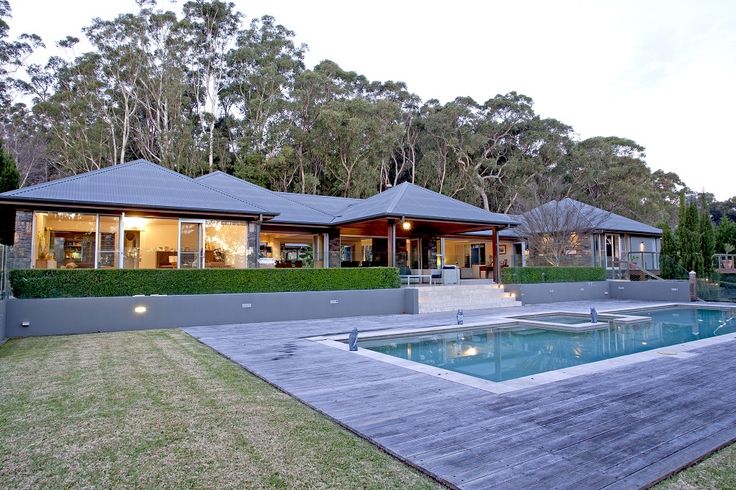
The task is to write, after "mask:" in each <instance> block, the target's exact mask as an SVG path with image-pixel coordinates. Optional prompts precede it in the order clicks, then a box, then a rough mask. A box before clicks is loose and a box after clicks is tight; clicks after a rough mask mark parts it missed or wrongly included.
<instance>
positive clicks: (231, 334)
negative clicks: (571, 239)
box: [185, 301, 736, 488]
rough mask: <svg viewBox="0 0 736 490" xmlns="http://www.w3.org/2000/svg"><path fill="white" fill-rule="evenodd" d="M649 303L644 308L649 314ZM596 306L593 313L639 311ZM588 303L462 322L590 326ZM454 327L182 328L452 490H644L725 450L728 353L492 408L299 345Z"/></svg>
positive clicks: (708, 351)
mask: <svg viewBox="0 0 736 490" xmlns="http://www.w3.org/2000/svg"><path fill="white" fill-rule="evenodd" d="M651 304H652V303H646V305H651ZM643 305H644V304H643V303H636V302H631V301H600V302H596V304H595V306H596V308H597V309H598V310H599V311H610V310H616V309H620V308H628V307H634V306H643ZM590 306H592V305H591V303H590V302H584V303H583V302H572V303H557V304H555V305H547V306H544V305H537V306H531V307H521V308H505V309H503V310H485V311H474V312H471V311H466V314H465V318H466V322H468V323H470V322H475V321H481V320H488V319H492V318H495V317H499V316H506V315H508V314H514V313H521V312H537V311H544V310H545V309H548V310H553V311H560V310H563V311H580V312H587V311H588V308H590ZM453 322H454V315H452V314H437V313H436V314H425V315H413V316H410V315H396V316H382V317H360V318H349V319H335V320H308V321H300V322H283V323H261V324H249V325H221V326H213V327H193V328H186V329H185V331H187V332H188V333H190V334H191V335H193V336H194V337H195V338H197V339H199V340H200V341H202V342H204V343H206V344H207V345H210V346H211V347H212V348H214V349H216V350H217V351H219V352H220V353H222V354H223V355H225V356H226V357H228V358H230V359H232V360H233V361H235V362H237V363H239V364H240V365H242V366H243V367H245V368H246V369H248V370H249V371H251V372H253V373H255V374H257V375H258V376H261V377H263V378H264V379H266V380H268V381H269V382H270V383H272V384H274V385H275V386H277V387H279V388H280V389H282V390H284V391H286V392H288V393H290V394H291V395H292V396H294V397H296V398H298V399H300V400H302V401H303V402H305V403H307V404H309V405H311V406H312V407H314V408H315V409H317V410H319V411H321V412H323V413H325V414H327V415H328V416H330V417H332V418H333V419H335V420H337V421H339V422H340V423H341V424H343V425H345V426H347V427H349V428H350V429H351V430H353V431H355V432H357V433H359V434H361V435H362V436H364V437H366V438H368V439H370V440H371V441H373V442H374V443H376V444H377V445H379V446H381V447H382V448H384V449H385V450H386V451H388V452H390V453H392V454H394V455H395V456H397V457H399V458H401V459H402V460H405V461H408V462H410V463H411V464H413V465H416V466H418V467H421V468H422V469H423V470H424V471H426V472H428V473H430V474H432V475H433V476H435V477H436V478H438V479H439V480H441V481H444V482H445V483H447V484H449V485H451V486H457V487H461V488H491V487H502V488H634V487H642V486H646V485H648V484H650V483H652V482H655V481H657V480H659V479H660V478H662V477H663V476H666V475H668V474H670V473H671V472H672V471H675V470H677V469H679V468H681V467H683V466H684V465H686V464H689V463H690V462H692V461H693V460H695V459H697V458H699V457H700V456H702V455H704V454H707V453H709V452H710V451H713V450H715V449H717V448H719V447H721V446H722V445H724V444H727V443H729V442H731V441H733V440H736V410H734V408H733V407H734V403H735V402H736V376H734V372H736V356H734V351H735V350H736V344H733V343H732V342H725V343H721V344H719V345H713V346H709V347H704V348H701V349H698V350H697V351H695V352H697V353H698V354H699V355H694V356H690V357H687V358H685V359H673V358H668V357H667V356H662V357H661V358H659V359H656V360H651V361H646V362H641V363H637V364H631V365H627V366H623V367H620V368H617V369H613V370H608V371H605V372H602V373H597V374H590V375H584V376H578V377H575V378H570V379H566V380H562V381H557V382H554V383H550V384H546V385H542V386H539V387H535V388H529V389H524V390H520V391H515V392H511V393H506V394H501V395H499V394H494V393H489V392H486V391H481V390H478V389H476V388H473V387H470V386H465V385H461V384H458V383H454V382H451V381H447V380H444V379H440V378H437V377H433V376H430V375H427V374H423V373H418V372H415V371H411V370H408V369H405V368H402V367H399V366H394V365H391V364H388V363H385V362H381V361H378V360H374V359H371V358H368V357H365V356H358V355H355V353H350V352H347V351H342V350H339V349H335V348H332V347H328V346H324V345H320V344H319V343H316V342H312V341H309V340H306V339H305V337H310V336H316V335H326V334H338V333H344V332H348V331H349V330H351V329H352V328H353V327H354V326H357V327H358V328H359V329H360V330H363V331H364V330H373V329H379V328H404V327H415V328H421V327H426V326H432V325H443V324H449V323H453Z"/></svg>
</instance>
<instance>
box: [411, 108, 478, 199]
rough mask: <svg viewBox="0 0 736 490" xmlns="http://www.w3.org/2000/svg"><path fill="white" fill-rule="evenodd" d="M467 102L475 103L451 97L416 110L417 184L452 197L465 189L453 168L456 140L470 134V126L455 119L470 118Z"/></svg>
mask: <svg viewBox="0 0 736 490" xmlns="http://www.w3.org/2000/svg"><path fill="white" fill-rule="evenodd" d="M469 105H475V102H474V101H473V100H472V99H455V100H454V101H452V102H449V103H447V104H444V105H443V104H441V103H440V102H439V101H438V100H436V99H431V100H429V101H427V102H426V103H425V104H424V105H423V106H422V108H421V109H420V121H421V125H422V131H421V133H420V135H419V153H420V154H421V160H420V162H419V165H418V169H417V181H418V183H419V184H420V185H422V186H424V187H427V188H430V189H433V190H436V191H437V192H439V193H441V194H445V195H448V196H452V197H454V196H456V195H457V194H459V193H461V192H463V191H464V190H465V186H464V182H463V181H462V179H461V177H460V173H459V172H458V169H457V164H456V157H455V147H456V146H457V145H458V144H459V141H460V140H462V139H463V138H468V137H469V136H470V135H469V131H470V128H469V127H468V126H467V125H466V126H463V127H461V126H460V124H459V121H461V120H467V119H469V118H470V117H471V111H470V110H469V108H468V106H469Z"/></svg>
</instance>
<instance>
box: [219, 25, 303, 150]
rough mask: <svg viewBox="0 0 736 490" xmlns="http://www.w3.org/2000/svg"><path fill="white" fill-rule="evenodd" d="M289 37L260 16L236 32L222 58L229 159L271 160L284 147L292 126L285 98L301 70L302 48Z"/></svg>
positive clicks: (292, 35) (290, 32)
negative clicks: (229, 127) (231, 125)
mask: <svg viewBox="0 0 736 490" xmlns="http://www.w3.org/2000/svg"><path fill="white" fill-rule="evenodd" d="M293 37H294V33H293V32H292V31H290V30H288V29H286V28H285V27H284V26H282V25H278V24H276V23H275V20H274V18H273V17H269V16H264V17H262V18H260V19H254V20H253V21H251V23H250V26H249V27H248V28H247V29H244V30H241V31H240V32H239V33H238V35H237V39H236V41H235V47H234V48H233V49H232V50H231V51H230V52H229V53H228V55H227V68H228V70H227V75H226V80H225V88H224V90H223V96H222V103H223V104H224V105H225V112H226V113H228V114H230V115H231V116H232V119H233V121H234V134H233V135H232V136H231V138H232V141H233V143H236V145H235V148H234V150H235V158H236V161H238V162H241V163H242V162H243V161H244V160H245V159H247V158H249V155H252V154H258V155H260V156H261V157H263V158H264V159H265V158H273V157H276V156H277V155H278V154H279V152H280V151H281V149H282V148H283V147H284V146H285V145H288V144H289V143H290V142H289V139H288V138H289V133H290V124H291V121H292V114H291V110H290V109H291V107H290V96H291V93H292V92H293V90H294V84H295V81H296V78H297V76H298V75H299V74H300V73H301V72H302V71H303V70H304V61H303V60H304V51H305V49H306V48H305V46H303V45H300V46H297V45H296V44H295V43H294V40H293Z"/></svg>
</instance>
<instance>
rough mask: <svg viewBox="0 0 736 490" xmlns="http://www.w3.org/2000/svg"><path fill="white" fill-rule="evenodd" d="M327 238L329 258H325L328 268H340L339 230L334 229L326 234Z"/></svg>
mask: <svg viewBox="0 0 736 490" xmlns="http://www.w3.org/2000/svg"><path fill="white" fill-rule="evenodd" d="M327 235H328V238H329V242H328V243H329V257H327V260H328V263H329V266H330V267H340V256H341V255H342V254H341V251H340V229H339V228H334V229H330V230H329V231H328V232H327Z"/></svg>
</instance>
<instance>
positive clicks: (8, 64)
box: [0, 0, 44, 108]
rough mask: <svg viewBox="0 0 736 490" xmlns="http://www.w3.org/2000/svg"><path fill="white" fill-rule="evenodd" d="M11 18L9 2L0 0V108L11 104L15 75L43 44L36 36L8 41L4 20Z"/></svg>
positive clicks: (7, 31) (7, 26)
mask: <svg viewBox="0 0 736 490" xmlns="http://www.w3.org/2000/svg"><path fill="white" fill-rule="evenodd" d="M11 16H12V14H11V9H10V2H9V1H8V0H0V107H2V108H6V107H8V106H9V105H10V104H11V98H12V93H11V92H12V89H13V86H14V85H15V83H16V82H17V80H16V79H15V78H14V77H13V75H15V73H16V72H17V71H18V70H19V69H20V68H21V67H22V66H23V65H24V64H25V62H26V60H27V59H28V56H30V55H31V53H33V50H34V49H36V48H39V47H43V46H44V44H43V42H42V40H41V38H40V37H39V36H37V35H36V34H21V35H20V36H19V37H18V39H14V40H11V39H9V34H8V33H9V31H10V26H9V25H8V22H7V20H6V19H9V18H10V17H11Z"/></svg>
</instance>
